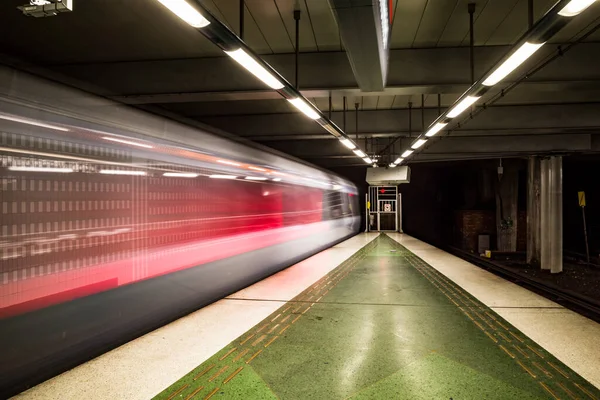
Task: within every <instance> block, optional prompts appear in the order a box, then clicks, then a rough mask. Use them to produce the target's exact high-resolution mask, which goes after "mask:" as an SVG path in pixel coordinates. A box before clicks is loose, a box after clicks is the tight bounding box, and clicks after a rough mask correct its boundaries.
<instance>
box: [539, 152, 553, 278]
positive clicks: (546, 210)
mask: <svg viewBox="0 0 600 400" xmlns="http://www.w3.org/2000/svg"><path fill="white" fill-rule="evenodd" d="M551 220H552V218H551V216H550V160H549V159H548V158H543V159H542V160H541V161H540V267H541V268H542V269H546V270H549V269H550V265H551V261H550V221H551Z"/></svg>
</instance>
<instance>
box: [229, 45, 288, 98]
mask: <svg viewBox="0 0 600 400" xmlns="http://www.w3.org/2000/svg"><path fill="white" fill-rule="evenodd" d="M225 53H226V54H227V55H228V56H229V57H231V58H233V59H234V60H235V61H237V62H238V64H240V65H241V66H242V67H244V68H246V69H247V70H248V72H250V73H251V74H252V75H254V76H255V77H257V78H258V79H260V80H261V81H263V82H264V83H265V84H267V86H269V87H271V88H272V89H275V90H279V89H283V83H281V82H280V81H279V79H277V78H275V77H274V76H273V74H271V73H270V72H269V71H267V69H266V68H265V67H263V66H262V65H260V64H259V63H258V61H256V60H255V59H254V58H252V56H251V55H250V54H248V53H246V51H245V50H244V49H237V50H234V51H226V52H225Z"/></svg>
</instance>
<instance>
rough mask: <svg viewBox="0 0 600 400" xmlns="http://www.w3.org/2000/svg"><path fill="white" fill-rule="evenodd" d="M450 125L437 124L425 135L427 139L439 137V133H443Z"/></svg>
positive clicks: (444, 123)
mask: <svg viewBox="0 0 600 400" xmlns="http://www.w3.org/2000/svg"><path fill="white" fill-rule="evenodd" d="M446 125H448V123H446V122H437V123H435V124H434V125H433V126H432V127H431V128H429V130H428V131H427V133H426V134H425V136H427V137H432V136H435V135H437V133H438V132H439V131H441V130H442V129H444V127H445V126H446Z"/></svg>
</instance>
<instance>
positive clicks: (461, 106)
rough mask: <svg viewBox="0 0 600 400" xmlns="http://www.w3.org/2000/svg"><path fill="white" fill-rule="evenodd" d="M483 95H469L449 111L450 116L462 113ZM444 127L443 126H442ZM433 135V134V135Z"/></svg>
mask: <svg viewBox="0 0 600 400" xmlns="http://www.w3.org/2000/svg"><path fill="white" fill-rule="evenodd" d="M480 98H481V96H467V97H465V98H464V99H463V100H462V101H461V102H460V103H458V104H457V105H455V106H454V107H452V109H451V110H450V111H449V112H448V118H456V117H458V116H459V115H460V114H462V113H463V112H464V111H465V110H466V109H467V108H469V107H471V106H472V105H473V104H474V103H475V102H476V101H477V100H479V99H480ZM442 128H443V126H442ZM431 136H433V135H431Z"/></svg>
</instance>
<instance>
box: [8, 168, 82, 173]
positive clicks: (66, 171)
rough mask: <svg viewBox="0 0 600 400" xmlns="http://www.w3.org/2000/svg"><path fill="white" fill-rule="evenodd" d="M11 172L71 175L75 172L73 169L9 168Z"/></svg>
mask: <svg viewBox="0 0 600 400" xmlns="http://www.w3.org/2000/svg"><path fill="white" fill-rule="evenodd" d="M8 170H9V171H17V172H57V173H69V172H73V168H52V167H8Z"/></svg>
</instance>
